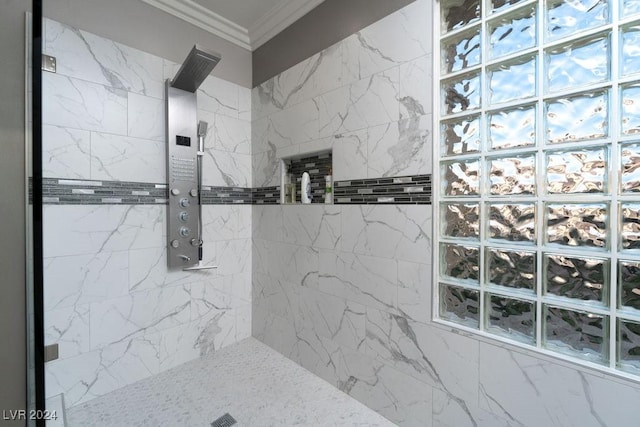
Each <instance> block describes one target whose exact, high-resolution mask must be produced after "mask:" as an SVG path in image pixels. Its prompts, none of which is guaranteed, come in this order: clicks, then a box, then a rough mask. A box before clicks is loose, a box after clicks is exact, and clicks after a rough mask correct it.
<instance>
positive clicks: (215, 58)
mask: <svg viewBox="0 0 640 427" xmlns="http://www.w3.org/2000/svg"><path fill="white" fill-rule="evenodd" d="M218 62H220V55H218V54H217V53H215V52H212V51H210V50H208V49H205V48H203V47H202V46H198V45H195V46H193V48H192V49H191V52H189V55H187V58H186V59H185V60H184V62H183V63H182V66H181V67H180V69H179V70H178V73H177V74H176V76H175V77H174V78H173V80H172V81H171V86H172V87H175V88H178V89H182V90H185V91H187V92H195V91H196V90H197V89H198V87H200V85H201V84H202V82H203V81H204V79H206V78H207V76H208V75H209V73H211V71H212V70H213V68H214V67H215V66H216V65H218Z"/></svg>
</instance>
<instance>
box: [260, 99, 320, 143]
mask: <svg viewBox="0 0 640 427" xmlns="http://www.w3.org/2000/svg"><path fill="white" fill-rule="evenodd" d="M318 114H319V111H318V105H317V103H316V102H315V100H307V101H304V102H302V103H300V104H296V105H294V106H293V107H290V108H287V109H286V110H282V111H278V112H277V113H275V114H272V115H271V116H269V120H270V121H271V126H269V129H268V130H269V133H268V142H269V143H272V144H273V145H275V146H276V147H277V148H282V147H287V146H291V145H296V144H300V143H302V142H306V141H311V140H313V139H317V138H318V136H319V135H318Z"/></svg>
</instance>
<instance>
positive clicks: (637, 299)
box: [618, 261, 640, 310]
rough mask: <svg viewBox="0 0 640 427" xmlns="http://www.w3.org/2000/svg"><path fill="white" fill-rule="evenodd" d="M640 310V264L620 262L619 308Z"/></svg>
mask: <svg viewBox="0 0 640 427" xmlns="http://www.w3.org/2000/svg"><path fill="white" fill-rule="evenodd" d="M625 307H628V308H635V309H636V310H640V262H638V261H618V308H625Z"/></svg>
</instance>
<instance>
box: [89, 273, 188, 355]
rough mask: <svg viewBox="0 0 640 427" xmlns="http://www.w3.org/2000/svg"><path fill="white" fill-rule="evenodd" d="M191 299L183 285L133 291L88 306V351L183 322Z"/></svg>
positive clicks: (186, 317)
mask: <svg viewBox="0 0 640 427" xmlns="http://www.w3.org/2000/svg"><path fill="white" fill-rule="evenodd" d="M190 305H191V296H190V293H189V289H188V287H186V286H174V287H167V288H161V289H151V290H148V291H140V292H134V293H131V294H129V295H127V296H123V297H119V298H114V299H110V300H104V301H101V302H97V303H93V304H91V331H90V332H91V348H92V349H98V348H101V347H103V346H105V345H109V344H113V343H117V342H121V341H122V340H124V339H126V338H128V337H132V336H135V337H137V336H142V335H144V334H148V333H154V332H158V331H161V330H163V329H168V328H170V327H173V326H176V325H179V324H182V323H186V322H188V321H189V320H190V319H189V317H190Z"/></svg>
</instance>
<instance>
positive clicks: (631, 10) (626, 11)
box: [620, 0, 640, 16]
mask: <svg viewBox="0 0 640 427" xmlns="http://www.w3.org/2000/svg"><path fill="white" fill-rule="evenodd" d="M636 13H640V1H638V0H622V12H621V13H620V15H621V16H630V15H635V14H636Z"/></svg>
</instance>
